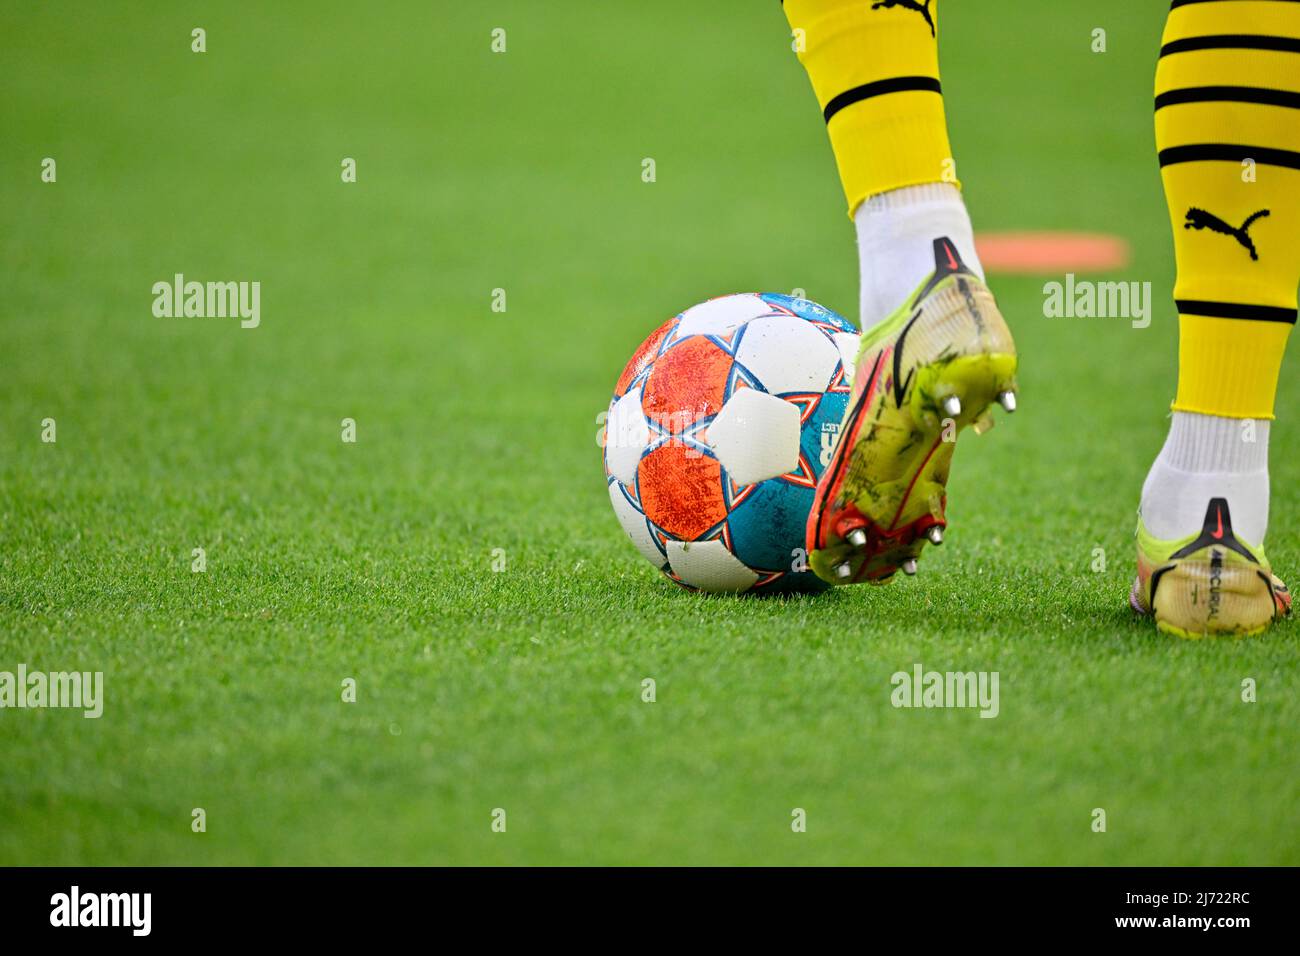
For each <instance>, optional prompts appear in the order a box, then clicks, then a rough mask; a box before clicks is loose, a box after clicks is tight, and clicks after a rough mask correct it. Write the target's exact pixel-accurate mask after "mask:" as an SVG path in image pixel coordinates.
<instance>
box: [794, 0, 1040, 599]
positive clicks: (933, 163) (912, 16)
mask: <svg viewBox="0 0 1300 956" xmlns="http://www.w3.org/2000/svg"><path fill="white" fill-rule="evenodd" d="M936 6H937V4H936V3H934V2H932V0H886V2H874V3H873V2H869V0H785V3H784V8H785V12H786V16H787V18H788V19H789V21H790V26H791V28H792V29H793V30H794V31H795V37H796V40H797V41H798V43H799V44H800V47H801V52H800V55H799V56H800V60H801V61H802V63H803V64H804V67H805V68H806V69H807V71H808V76H809V79H810V80H811V81H812V85H813V89H814V91H815V92H816V94H817V99H818V102H819V103H820V105H821V107H822V113H823V115H824V117H825V119H826V124H827V131H828V133H829V135H830V140H831V145H832V147H833V149H834V152H835V160H836V163H837V165H838V167H839V172H840V179H841V181H842V183H843V185H844V193H845V198H846V199H847V201H848V207H849V215H850V216H851V217H852V218H853V220H854V223H855V224H856V226H857V230H858V244H859V250H860V259H861V269H862V293H861V306H862V312H861V316H862V319H861V321H862V328H863V332H864V334H863V343H862V350H861V352H860V353H859V356H858V362H857V372H856V376H855V382H854V392H853V399H852V401H850V403H849V409H848V413H847V414H846V417H845V420H844V423H843V427H842V429H841V435H840V441H839V444H838V446H837V448H836V450H835V452H834V455H833V457H832V460H831V462H830V464H829V465H828V466H827V469H826V471H825V473H824V475H823V477H822V481H821V483H820V484H819V486H818V489H817V497H816V500H815V502H814V506H813V513H812V516H811V518H810V520H809V528H808V548H809V553H810V558H811V564H812V567H813V569H814V570H815V571H816V572H817V573H818V574H819V575H821V576H822V577H824V578H826V579H827V580H829V581H832V582H834V583H851V582H855V581H876V582H880V581H886V580H889V578H890V577H891V576H892V575H893V573H894V572H895V571H896V570H897V569H898V568H900V567H901V568H903V570H905V571H907V572H909V573H912V572H914V571H915V570H916V558H917V556H918V555H919V554H920V552H921V548H922V545H923V544H924V543H925V542H927V541H933V542H935V543H938V542H939V541H941V540H942V537H943V528H944V527H945V524H946V519H945V518H944V508H945V504H946V497H945V495H946V492H945V485H946V483H947V479H948V468H949V463H950V461H951V458H952V452H953V447H954V444H953V443H954V440H955V438H956V435H957V432H958V431H960V429H961V428H963V427H965V426H966V425H968V424H971V423H972V422H977V421H978V422H980V423H986V422H987V421H988V420H989V419H988V417H987V416H988V413H987V408H988V406H989V404H990V403H991V402H993V401H994V400H999V399H1000V400H1001V401H1002V402H1003V403H1004V404H1005V405H1006V406H1007V407H1009V408H1014V402H1015V395H1014V388H1015V365H1016V359H1015V346H1014V345H1013V343H1012V341H1011V335H1010V332H1009V331H1008V330H1007V327H1006V324H1005V323H1004V322H1003V320H1002V317H1001V315H1000V314H999V313H998V311H997V307H996V305H995V304H994V302H993V297H992V294H991V293H990V292H989V291H988V288H987V287H986V286H985V285H984V282H983V274H982V271H981V269H980V265H979V260H978V259H977V258H976V255H975V245H974V240H973V237H972V234H971V225H970V218H969V216H968V215H967V213H966V207H965V204H964V203H963V202H962V198H961V192H960V190H959V189H958V186H957V184H956V181H955V177H954V175H953V174H954V165H953V159H952V151H951V149H950V147H949V144H948V131H947V125H946V122H945V119H944V108H943V94H942V88H941V86H940V83H939V67H938V45H937V32H938V31H937V16H938V14H937V10H936Z"/></svg>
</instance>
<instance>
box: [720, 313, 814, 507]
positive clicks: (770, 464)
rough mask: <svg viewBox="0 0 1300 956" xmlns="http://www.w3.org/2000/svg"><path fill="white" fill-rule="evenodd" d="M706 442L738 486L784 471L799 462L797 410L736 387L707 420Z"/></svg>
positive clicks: (794, 407)
mask: <svg viewBox="0 0 1300 956" xmlns="http://www.w3.org/2000/svg"><path fill="white" fill-rule="evenodd" d="M746 335H748V333H746ZM708 441H709V447H711V448H712V449H713V450H714V452H715V453H716V454H717V456H718V461H719V462H721V464H722V467H723V468H725V469H726V470H727V474H728V476H730V478H731V480H732V481H733V482H735V483H736V484H738V485H752V484H754V483H755V482H759V481H766V480H767V479H768V478H775V477H776V476H777V475H784V474H787V473H789V472H791V471H794V469H795V467H796V466H797V465H798V464H799V409H798V408H797V407H796V406H794V405H792V404H791V403H790V402H787V401H786V400H785V399H783V398H777V397H776V396H775V395H768V394H767V393H765V392H760V391H758V390H756V389H752V388H742V389H739V390H738V391H736V392H733V393H732V396H731V398H729V399H727V404H726V405H724V406H723V407H722V411H720V412H718V416H717V417H716V418H715V419H714V420H713V421H712V422H711V423H710V425H709V431H708Z"/></svg>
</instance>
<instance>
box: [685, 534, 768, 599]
mask: <svg viewBox="0 0 1300 956" xmlns="http://www.w3.org/2000/svg"><path fill="white" fill-rule="evenodd" d="M668 563H669V565H671V566H672V569H673V572H674V573H675V574H676V575H677V576H678V577H679V578H681V579H682V580H683V581H684V582H686V583H687V584H689V585H690V586H691V587H695V588H699V589H700V590H701V591H746V590H748V589H749V588H751V587H753V586H754V582H755V581H757V580H758V575H757V574H756V573H754V572H753V571H751V570H750V569H749V568H747V567H745V566H744V565H743V564H741V563H740V559H739V558H737V557H736V556H735V555H734V554H732V553H731V552H730V551H728V550H727V546H726V545H724V544H723V543H722V542H721V541H669V542H668Z"/></svg>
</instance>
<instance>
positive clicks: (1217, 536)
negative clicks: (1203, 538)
mask: <svg viewBox="0 0 1300 956" xmlns="http://www.w3.org/2000/svg"><path fill="white" fill-rule="evenodd" d="M1214 516H1215V517H1216V518H1218V519H1219V528H1218V530H1217V531H1215V532H1214V533H1213V534H1212V535H1211V537H1212V538H1214V539H1215V540H1216V541H1217V540H1219V539H1221V538H1222V537H1223V509H1222V508H1219V509H1218V510H1216V511H1215V512H1214Z"/></svg>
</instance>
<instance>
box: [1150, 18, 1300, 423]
mask: <svg viewBox="0 0 1300 956" xmlns="http://www.w3.org/2000/svg"><path fill="white" fill-rule="evenodd" d="M1155 109H1156V114H1155V115H1156V147H1157V149H1158V150H1159V156H1160V173H1161V178H1162V179H1163V180H1164V187H1165V198H1166V200H1167V201H1168V204H1169V216H1170V220H1171V222H1172V224H1173V231H1174V255H1175V259H1176V262H1177V266H1178V279H1177V283H1176V285H1175V287H1174V298H1175V300H1176V304H1177V307H1178V316H1179V320H1178V321H1179V348H1178V395H1177V398H1176V399H1175V400H1174V405H1173V407H1174V408H1175V409H1176V410H1178V411H1185V412H1198V413H1201V414H1206V415H1220V416H1225V417H1229V418H1272V417H1273V400H1274V395H1275V393H1276V391H1277V380H1278V372H1279V370H1280V368H1281V364H1282V353H1283V351H1284V350H1285V348H1286V340H1287V336H1288V335H1289V334H1290V332H1291V326H1292V325H1294V324H1295V320H1296V286H1297V283H1300V3H1297V2H1295V0H1173V4H1172V7H1171V9H1170V12H1169V19H1168V21H1167V22H1166V24H1165V33H1164V40H1163V46H1162V47H1161V50H1160V62H1159V66H1158V67H1157V69H1156V101H1155Z"/></svg>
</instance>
